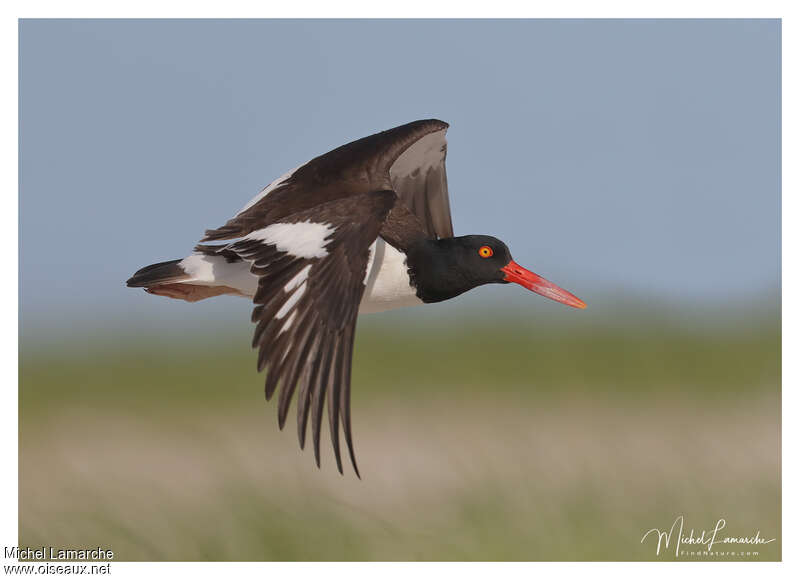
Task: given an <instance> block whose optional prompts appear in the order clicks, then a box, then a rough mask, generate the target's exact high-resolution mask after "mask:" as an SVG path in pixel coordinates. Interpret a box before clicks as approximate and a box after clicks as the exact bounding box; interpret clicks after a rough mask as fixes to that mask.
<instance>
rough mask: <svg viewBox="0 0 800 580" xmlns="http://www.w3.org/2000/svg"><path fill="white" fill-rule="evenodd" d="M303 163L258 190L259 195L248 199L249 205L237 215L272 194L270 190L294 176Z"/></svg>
mask: <svg viewBox="0 0 800 580" xmlns="http://www.w3.org/2000/svg"><path fill="white" fill-rule="evenodd" d="M303 165H305V163H303ZM303 165H298V166H297V167H295V168H294V169H291V170H289V171H287V172H286V173H284V174H283V175H281V176H280V177H279V178H278V179H276V180H275V181H273V182H272V183H270V184H269V185H268V186H266V187H265V188H264V189H262V190H261V191H260V192H258V195H257V196H255V197H254V198H253V199H251V200H250V201H248V202H247V205H246V206H244V207H243V208H242V209H241V210H239V213H237V214H236V215H241V214H242V213H243V212H245V211H247V210H248V209H250V208H251V207H253V206H254V205H255V204H257V203H258V202H259V200H260V199H262V198H264V197H267V196H268V195H269V194H270V192H272V191H273V190H274V189H275V188H276V187H278V186H280V185H283V184H284V183H286V182H287V181H288V180H289V178H290V177H292V175H294V172H295V171H297V170H298V169H300V168H301V167H303Z"/></svg>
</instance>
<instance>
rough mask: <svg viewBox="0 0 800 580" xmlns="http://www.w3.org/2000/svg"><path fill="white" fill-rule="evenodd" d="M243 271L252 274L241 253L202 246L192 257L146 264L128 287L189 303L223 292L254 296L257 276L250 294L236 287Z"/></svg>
mask: <svg viewBox="0 0 800 580" xmlns="http://www.w3.org/2000/svg"><path fill="white" fill-rule="evenodd" d="M241 270H244V272H246V273H247V276H245V278H249V277H251V276H250V275H249V268H248V267H247V266H246V265H245V266H243V265H242V261H241V259H240V258H239V257H238V256H235V255H233V256H229V255H227V254H225V253H224V252H223V251H221V250H220V249H219V248H215V247H213V246H202V247H201V246H198V247H197V248H196V252H195V253H194V254H192V255H191V256H189V257H188V258H184V259H182V260H170V261H168V262H159V263H158V264H151V265H150V266H145V267H144V268H142V269H141V270H139V271H138V272H136V273H135V274H134V275H133V276H131V277H130V278H129V279H128V286H129V287H131V288H144V289H145V291H146V292H148V293H150V294H156V295H158V296H167V297H168V298H177V299H180V300H186V301H187V302H197V301H198V300H203V299H204V298H211V297H212V296H220V295H221V294H233V295H235V296H244V297H248V296H252V293H253V292H255V287H256V285H257V279H256V278H255V277H252V278H253V279H252V280H251V281H250V284H251V285H252V286H253V289H252V290H250V291H249V292H250V293H249V294H248V293H247V292H245V291H244V290H243V289H242V288H239V287H237V286H236V282H237V275H239V277H241V272H240V271H241ZM226 276H228V278H230V281H231V282H229V281H228V278H226ZM231 284H232V285H231Z"/></svg>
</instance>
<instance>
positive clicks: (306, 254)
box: [223, 191, 397, 474]
mask: <svg viewBox="0 0 800 580" xmlns="http://www.w3.org/2000/svg"><path fill="white" fill-rule="evenodd" d="M396 199H397V196H396V194H395V193H394V192H393V191H379V192H372V193H362V194H358V195H354V196H346V197H339V198H338V199H334V200H333V201H329V202H327V203H324V204H322V205H319V206H316V207H315V208H314V209H313V210H306V211H301V212H297V213H295V214H292V215H289V216H286V217H284V218H282V219H281V220H279V221H277V222H273V223H271V224H270V225H268V226H266V227H264V228H261V229H258V230H255V231H252V232H250V233H249V234H248V235H247V236H245V237H244V238H243V239H241V240H239V241H237V242H234V243H232V244H229V245H227V246H225V247H224V250H223V251H228V252H230V251H232V252H235V253H236V254H237V255H238V256H240V257H241V258H242V259H244V260H249V261H252V265H251V268H250V269H251V271H252V272H253V273H254V274H256V275H257V276H258V277H259V282H258V290H257V292H256V294H255V297H254V298H253V302H254V303H255V304H256V307H255V309H254V310H253V316H252V320H253V322H255V323H256V330H255V335H254V336H253V346H254V347H258V370H259V371H261V370H263V369H264V368H267V378H266V383H265V387H264V388H265V393H266V397H267V399H270V398H271V397H272V395H273V394H274V393H275V392H276V390H278V388H280V395H279V398H278V423H279V425H280V427H281V428H283V426H284V424H285V422H286V416H287V414H288V410H289V405H290V403H291V400H292V396H293V394H294V393H295V391H297V393H298V395H297V433H298V438H299V440H300V447H301V448H302V447H304V446H305V437H306V427H307V424H308V418H309V415H310V416H311V428H312V435H313V439H314V456H315V459H316V462H317V465H318V466H319V464H320V449H319V441H320V431H321V425H322V414H323V407H324V405H325V400H326V399H327V407H328V423H329V426H330V432H331V441H332V444H333V450H334V454H335V455H336V464H337V467H338V468H339V471H340V472H341V471H342V461H341V454H340V449H339V419H340V418H341V422H342V426H343V431H344V437H345V441H346V443H347V447H348V450H349V453H350V459H351V461H352V463H353V469H354V470H355V472H356V474H358V467H357V464H356V460H355V454H354V452H353V438H352V431H351V423H350V364H351V360H352V354H353V338H354V335H355V326H356V317H357V315H358V306H359V303H360V302H361V297H362V295H363V293H364V279H365V276H366V269H367V262H368V258H369V247H370V245H371V244H372V242H374V241H375V239H376V238H377V236H378V232H379V230H380V228H381V225H382V224H383V222H384V220H385V219H386V216H387V215H388V213H389V211H390V210H391V209H392V207H393V206H394V204H395V201H396Z"/></svg>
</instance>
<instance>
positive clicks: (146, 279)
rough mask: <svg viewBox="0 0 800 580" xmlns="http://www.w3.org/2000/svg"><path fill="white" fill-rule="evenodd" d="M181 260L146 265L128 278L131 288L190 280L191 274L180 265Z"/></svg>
mask: <svg viewBox="0 0 800 580" xmlns="http://www.w3.org/2000/svg"><path fill="white" fill-rule="evenodd" d="M180 263H181V260H170V261H168V262H159V263H158V264H150V265H149V266H145V267H144V268H142V269H141V270H139V271H138V272H136V273H135V274H134V275H133V276H131V277H130V278H128V282H127V283H128V287H129V288H148V287H152V286H158V285H160V284H169V283H170V282H180V281H181V280H188V279H189V274H187V273H186V270H184V269H183V268H181V267H180V265H179V264H180Z"/></svg>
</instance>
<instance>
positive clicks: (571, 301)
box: [500, 260, 586, 308]
mask: <svg viewBox="0 0 800 580" xmlns="http://www.w3.org/2000/svg"><path fill="white" fill-rule="evenodd" d="M500 270H501V271H502V272H503V273H505V275H506V276H505V278H504V280H505V281H506V282H516V283H517V284H519V285H520V286H524V287H525V288H527V289H528V290H533V291H534V292H536V293H537V294H541V295H542V296H544V297H545V298H549V299H550V300H555V301H556V302H561V304H566V305H567V306H572V307H573V308H586V304H585V303H584V302H583V300H581V299H580V298H578V297H577V296H575V295H574V294H571V293H570V292H567V291H566V290H564V289H563V288H559V287H558V286H556V285H555V284H553V283H552V282H548V281H547V280H545V279H544V278H542V277H541V276H539V275H538V274H534V273H533V272H531V271H530V270H526V269H525V268H523V267H522V266H520V265H519V264H517V263H516V262H515V261H514V260H511V261H510V262H509V263H508V264H507V265H506V266H505V267H503V268H500Z"/></svg>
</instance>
